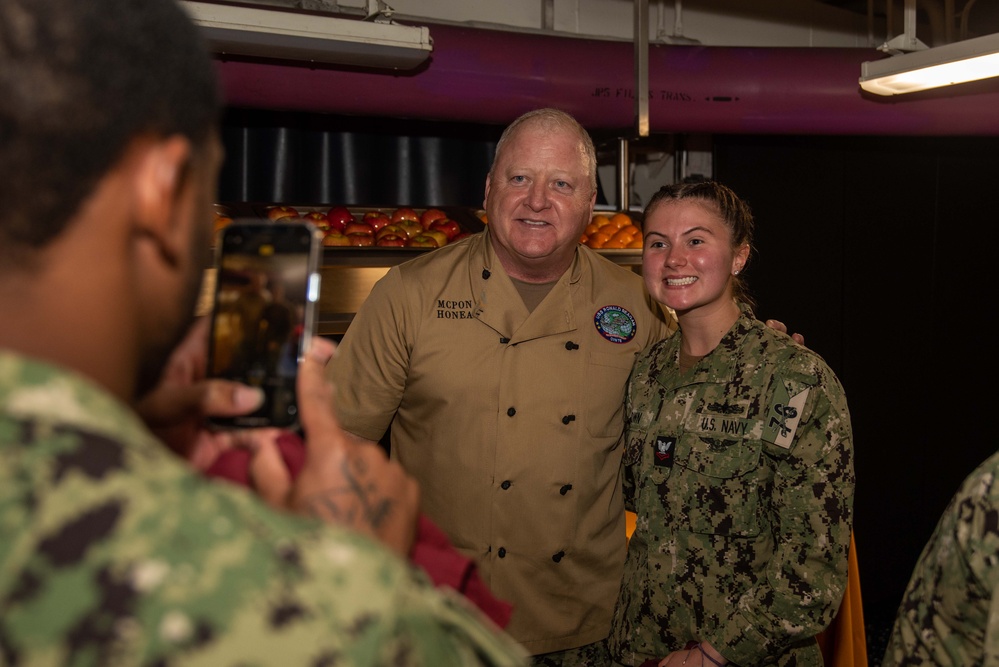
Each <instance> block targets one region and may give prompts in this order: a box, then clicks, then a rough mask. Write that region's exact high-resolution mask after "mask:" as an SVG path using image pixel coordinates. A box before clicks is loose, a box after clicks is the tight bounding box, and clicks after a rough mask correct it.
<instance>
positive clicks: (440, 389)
mask: <svg viewBox="0 0 999 667" xmlns="http://www.w3.org/2000/svg"><path fill="white" fill-rule="evenodd" d="M650 303H651V302H650V301H649V299H648V296H647V293H646V292H645V290H644V285H643V283H642V279H641V278H640V277H639V276H638V275H637V274H635V273H633V272H631V271H629V270H627V269H624V268H622V267H620V266H618V265H616V264H614V263H613V262H610V261H608V260H607V259H605V258H603V257H600V256H599V255H598V254H597V253H595V252H593V251H591V250H590V249H588V248H586V247H584V246H580V248H579V250H578V252H577V254H576V258H575V260H574V261H573V264H572V266H571V267H570V268H569V269H568V270H567V271H566V273H565V274H564V275H563V276H562V277H561V278H560V279H559V280H558V282H557V283H556V285H555V286H554V287H553V288H552V290H551V292H550V293H549V294H548V296H547V297H546V298H545V299H544V300H543V301H542V302H541V303H540V304H539V305H538V306H537V308H536V309H535V310H534V311H533V312H528V310H527V308H526V307H525V305H524V302H523V300H522V299H521V297H520V295H519V294H518V292H517V290H516V287H515V286H514V284H513V283H512V282H511V280H510V278H509V277H508V276H507V275H506V273H505V272H504V270H503V268H502V266H501V265H500V263H499V261H498V260H497V258H496V256H495V254H494V253H493V250H492V245H491V244H490V242H489V237H488V232H486V233H483V234H480V235H476V236H473V237H472V238H470V239H467V240H466V241H463V242H459V243H457V244H455V245H453V246H447V247H445V248H442V249H440V250H435V251H434V252H432V253H427V254H426V255H423V256H421V257H419V258H417V259H414V260H412V261H410V262H407V263H405V264H402V265H400V266H396V267H393V268H392V269H391V270H390V271H389V272H388V273H387V274H386V276H385V277H384V278H383V279H382V280H380V281H379V282H378V283H377V284H376V285H375V287H374V289H373V290H372V291H371V294H370V295H369V297H368V299H367V300H366V301H365V303H364V305H363V306H362V307H361V309H360V312H359V313H358V314H357V316H356V318H355V319H354V321H353V322H352V323H351V325H350V328H349V330H348V331H347V334H346V335H345V336H344V338H343V341H342V343H341V345H340V350H339V352H338V354H337V356H336V357H335V358H334V361H333V363H332V364H331V369H332V371H331V375H332V379H333V380H334V382H335V383H336V386H337V407H338V410H339V413H340V417H341V419H342V421H343V425H344V427H345V428H346V429H347V430H349V431H351V432H354V433H356V434H358V435H361V436H363V437H366V438H369V439H372V440H378V439H379V438H381V437H382V435H383V434H384V433H385V431H386V429H387V428H388V427H389V425H390V424H391V447H392V455H393V456H395V457H397V458H398V460H399V461H400V463H401V464H402V465H403V466H404V467H405V468H406V469H407V470H408V471H409V472H410V473H411V474H412V475H414V476H415V477H416V479H418V480H419V482H420V485H421V490H422V502H423V510H424V511H425V512H426V513H427V515H428V516H429V517H430V518H431V519H433V520H434V521H435V522H437V523H438V524H439V525H440V526H441V527H442V528H443V529H444V530H445V531H446V532H447V534H448V535H449V537H450V538H451V540H452V542H453V543H454V544H455V546H456V547H457V548H458V549H459V550H461V551H462V552H463V553H464V554H466V555H468V556H470V557H473V558H475V559H476V561H477V562H478V564H479V567H480V568H481V573H482V576H483V579H484V581H485V582H486V584H487V585H488V586H489V587H490V588H491V590H492V591H493V592H494V593H495V594H496V595H497V596H499V597H501V598H503V599H506V600H508V601H510V602H511V603H513V605H514V613H513V617H512V619H511V622H510V625H509V626H508V627H507V631H508V632H509V633H510V634H511V635H512V636H513V637H514V638H516V639H517V640H519V641H520V642H521V643H523V644H524V645H525V646H526V647H527V648H528V650H530V651H531V652H532V653H547V652H550V651H558V650H564V649H568V648H574V647H576V646H581V645H584V644H588V643H591V642H594V641H598V640H601V639H603V638H604V637H606V636H607V634H608V632H609V629H610V619H611V614H612V611H613V606H614V601H615V597H616V595H617V591H618V586H619V584H620V578H621V568H622V564H623V561H624V553H625V547H626V540H625V528H624V505H623V500H622V492H621V483H620V476H619V473H620V465H621V445H620V439H621V435H622V431H623V399H624V392H625V385H626V383H627V380H628V376H629V374H630V372H631V368H632V364H633V362H634V360H635V357H636V355H637V354H638V353H639V352H640V351H642V350H643V349H644V348H645V347H647V346H648V345H650V344H651V343H652V342H654V341H657V340H659V339H661V338H664V337H665V336H667V335H668V334H669V333H670V331H671V327H670V326H669V325H668V324H667V321H668V320H664V319H663V317H662V316H661V314H660V313H661V311H659V310H657V309H655V306H654V305H650Z"/></svg>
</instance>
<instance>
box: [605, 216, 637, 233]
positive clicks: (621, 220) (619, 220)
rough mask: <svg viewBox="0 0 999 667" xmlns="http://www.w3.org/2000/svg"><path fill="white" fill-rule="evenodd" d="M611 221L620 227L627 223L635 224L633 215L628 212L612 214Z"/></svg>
mask: <svg viewBox="0 0 999 667" xmlns="http://www.w3.org/2000/svg"><path fill="white" fill-rule="evenodd" d="M610 221H611V224H612V225H614V226H615V227H617V228H618V229H621V228H622V227H624V226H625V225H631V224H634V223H632V221H631V216H630V215H628V214H627V213H615V214H614V215H612V216H611V219H610Z"/></svg>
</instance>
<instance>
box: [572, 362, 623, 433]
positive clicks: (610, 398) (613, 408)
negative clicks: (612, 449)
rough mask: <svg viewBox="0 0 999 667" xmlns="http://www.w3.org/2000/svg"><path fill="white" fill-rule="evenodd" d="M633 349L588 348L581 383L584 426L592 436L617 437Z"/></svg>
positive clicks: (620, 425)
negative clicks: (630, 350) (592, 349)
mask: <svg viewBox="0 0 999 667" xmlns="http://www.w3.org/2000/svg"><path fill="white" fill-rule="evenodd" d="M634 363H635V355H634V353H629V352H627V351H626V350H622V351H620V352H617V353H609V352H590V354H589V357H588V358H587V364H586V379H585V381H584V383H583V388H582V389H583V399H582V400H583V405H584V407H585V409H586V413H585V414H586V428H587V430H588V431H589V433H590V435H591V436H593V437H594V438H610V437H613V438H619V437H621V432H622V429H623V428H624V417H623V415H624V390H625V386H626V385H627V383H628V376H629V375H631V367H632V365H633V364H634Z"/></svg>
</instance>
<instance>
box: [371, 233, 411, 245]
mask: <svg viewBox="0 0 999 667" xmlns="http://www.w3.org/2000/svg"><path fill="white" fill-rule="evenodd" d="M408 240H409V239H407V238H406V237H405V236H399V235H398V234H383V235H382V236H379V237H378V238H377V239H375V245H377V246H383V247H395V248H403V247H405V246H406V241H408Z"/></svg>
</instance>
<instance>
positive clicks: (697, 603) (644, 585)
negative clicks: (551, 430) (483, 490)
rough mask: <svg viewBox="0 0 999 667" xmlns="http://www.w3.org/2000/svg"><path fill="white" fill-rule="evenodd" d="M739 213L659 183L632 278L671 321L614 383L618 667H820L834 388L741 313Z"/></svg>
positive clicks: (720, 195) (846, 443)
mask: <svg viewBox="0 0 999 667" xmlns="http://www.w3.org/2000/svg"><path fill="white" fill-rule="evenodd" d="M752 231H753V218H752V215H751V213H750V211H749V208H748V206H746V204H745V203H744V202H742V201H741V200H740V199H739V198H738V197H737V196H736V195H735V193H733V192H732V191H731V190H730V189H728V188H727V187H725V186H723V185H720V184H718V183H714V182H705V183H694V184H679V185H671V186H666V187H664V188H662V189H661V190H660V191H659V192H658V193H657V194H656V195H655V196H654V197H653V198H652V200H651V201H650V202H649V205H648V207H647V208H646V211H645V217H644V232H645V247H644V255H643V275H644V277H645V282H646V285H647V286H648V289H649V292H650V293H651V294H652V296H653V297H654V298H655V299H656V300H657V301H659V302H661V303H663V304H665V305H666V306H668V307H670V308H672V309H673V310H674V311H675V312H676V314H677V318H678V321H679V324H680V329H679V330H678V331H677V332H676V333H675V334H673V335H672V336H670V337H669V338H666V339H664V340H662V341H660V342H659V343H657V344H656V345H654V346H653V347H651V348H650V349H649V350H647V351H646V352H645V353H643V354H642V355H641V356H640V357H639V359H638V361H637V363H636V366H635V369H634V371H633V373H632V377H631V380H630V383H629V387H628V396H627V405H626V410H627V415H628V425H627V432H626V451H625V454H624V463H625V466H624V480H625V481H624V487H625V499H626V504H627V506H628V507H629V509H631V510H633V511H635V512H636V513H637V514H638V520H637V526H636V529H635V532H634V533H633V535H632V537H631V541H630V544H629V547H628V556H627V562H626V564H625V573H624V581H623V583H622V588H621V593H620V596H619V598H618V605H617V609H616V611H615V616H614V626H613V631H612V635H611V638H610V648H611V653H612V655H613V656H614V659H615V660H616V661H618V662H619V663H620V664H623V665H637V664H641V663H643V661H648V663H649V664H656V665H665V666H672V665H687V667H699V666H700V665H707V666H709V667H713V666H714V665H724V664H727V663H733V664H738V665H744V666H745V665H763V664H773V665H817V666H818V665H821V664H822V658H821V655H820V652H819V649H818V646H817V645H816V642H815V635H816V634H818V633H819V632H820V631H821V630H822V629H824V628H825V627H826V626H827V625H828V624H829V623H830V622H831V621H832V619H833V617H834V615H835V613H836V611H837V609H838V607H839V604H840V601H841V599H842V597H843V591H844V588H845V586H846V580H847V576H846V568H847V552H848V547H849V542H850V532H851V512H852V505H853V489H854V473H853V452H852V434H851V426H850V415H849V412H848V410H847V404H846V397H845V395H844V392H843V388H842V386H841V385H840V383H839V381H838V380H837V378H836V376H835V374H834V373H833V372H832V371H831V370H830V369H829V367H828V366H827V365H826V363H825V362H824V361H823V360H822V359H821V358H820V357H819V355H818V354H816V353H815V352H813V351H811V350H809V349H807V348H804V347H802V346H800V345H798V344H796V343H795V342H794V341H792V340H791V339H790V338H788V337H787V336H785V335H783V334H781V333H778V332H776V331H774V330H772V329H769V328H767V327H766V326H765V325H764V324H763V323H762V322H760V321H758V320H756V318H755V317H754V316H753V312H752V309H751V302H750V300H749V298H748V297H747V295H746V292H745V289H744V286H743V284H742V282H741V280H742V279H741V278H740V277H739V274H740V273H741V272H742V270H743V269H744V268H745V265H746V262H747V261H748V259H749V256H750V249H751V244H752Z"/></svg>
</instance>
